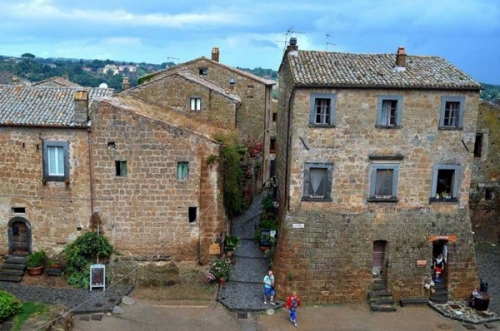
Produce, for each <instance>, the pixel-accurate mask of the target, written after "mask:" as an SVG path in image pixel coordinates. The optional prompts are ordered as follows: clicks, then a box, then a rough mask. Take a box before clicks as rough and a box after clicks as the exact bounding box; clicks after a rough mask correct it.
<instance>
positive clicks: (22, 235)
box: [8, 216, 32, 256]
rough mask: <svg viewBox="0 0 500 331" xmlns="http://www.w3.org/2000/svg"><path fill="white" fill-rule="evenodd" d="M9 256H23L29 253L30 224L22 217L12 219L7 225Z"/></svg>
mask: <svg viewBox="0 0 500 331" xmlns="http://www.w3.org/2000/svg"><path fill="white" fill-rule="evenodd" d="M8 241H9V255H19V256H25V255H28V254H30V253H31V244H32V237H31V224H30V222H28V220H27V219H25V218H24V217H19V216H16V217H13V218H11V219H10V221H9V223H8Z"/></svg>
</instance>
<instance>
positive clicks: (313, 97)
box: [309, 93, 336, 128]
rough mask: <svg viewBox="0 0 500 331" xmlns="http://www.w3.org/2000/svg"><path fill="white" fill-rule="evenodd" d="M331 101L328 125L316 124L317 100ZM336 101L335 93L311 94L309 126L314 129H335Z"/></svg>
mask: <svg viewBox="0 0 500 331" xmlns="http://www.w3.org/2000/svg"><path fill="white" fill-rule="evenodd" d="M317 99H329V100H330V121H329V123H327V124H323V123H316V100H317ZM335 101H336V95H335V94H334V93H311V95H310V99H309V125H310V126H314V127H326V128H331V127H335Z"/></svg>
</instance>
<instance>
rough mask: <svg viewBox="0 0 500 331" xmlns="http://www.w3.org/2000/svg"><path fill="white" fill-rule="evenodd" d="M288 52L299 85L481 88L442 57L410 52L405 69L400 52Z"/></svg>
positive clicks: (293, 74)
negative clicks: (399, 60) (398, 58)
mask: <svg viewBox="0 0 500 331" xmlns="http://www.w3.org/2000/svg"><path fill="white" fill-rule="evenodd" d="M286 56H287V58H288V61H289V63H290V69H291V72H292V77H293V80H294V83H295V85H299V86H328V87H355V88H356V87H357V88H367V87H368V88H373V87H375V88H439V89H481V85H480V84H479V83H478V82H476V81H475V80H474V79H473V78H472V77H470V76H469V75H467V74H466V73H464V72H463V71H461V70H459V69H458V68H456V67H455V66H453V65H452V64H450V63H449V62H447V61H446V60H445V59H444V58H441V57H435V56H413V55H407V56H406V65H405V67H404V69H402V68H401V67H396V66H395V64H396V54H352V53H338V52H325V51H323V52H322V51H302V50H298V51H290V52H288V53H287V55H286Z"/></svg>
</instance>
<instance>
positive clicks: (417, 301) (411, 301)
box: [399, 298, 429, 307]
mask: <svg viewBox="0 0 500 331" xmlns="http://www.w3.org/2000/svg"><path fill="white" fill-rule="evenodd" d="M428 304H429V299H427V298H407V299H401V300H399V305H400V306H401V307H404V306H410V305H428Z"/></svg>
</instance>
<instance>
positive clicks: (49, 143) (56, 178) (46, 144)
mask: <svg viewBox="0 0 500 331" xmlns="http://www.w3.org/2000/svg"><path fill="white" fill-rule="evenodd" d="M51 147H62V148H63V165H64V170H63V175H51V174H49V162H50V159H49V149H50V148H51ZM42 150H43V179H44V180H45V181H48V182H49V181H50V182H64V181H65V180H67V179H69V142H67V141H55V140H44V141H43V148H42Z"/></svg>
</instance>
